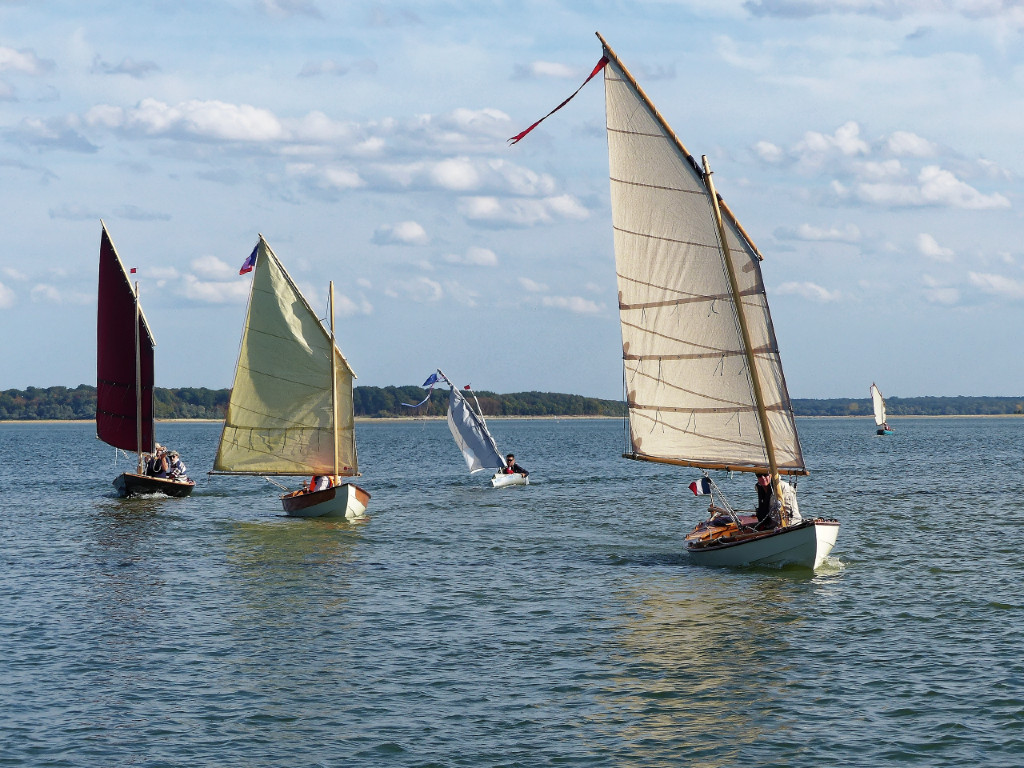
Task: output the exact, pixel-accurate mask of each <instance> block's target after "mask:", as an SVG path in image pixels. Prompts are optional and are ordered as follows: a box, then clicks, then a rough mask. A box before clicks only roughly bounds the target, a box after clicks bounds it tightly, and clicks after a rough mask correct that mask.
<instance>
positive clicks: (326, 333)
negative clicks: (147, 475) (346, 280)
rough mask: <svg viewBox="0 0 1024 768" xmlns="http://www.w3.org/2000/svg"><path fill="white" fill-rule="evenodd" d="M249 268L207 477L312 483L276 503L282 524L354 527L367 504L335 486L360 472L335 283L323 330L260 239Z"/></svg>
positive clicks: (363, 495)
mask: <svg viewBox="0 0 1024 768" xmlns="http://www.w3.org/2000/svg"><path fill="white" fill-rule="evenodd" d="M250 262H251V268H252V270H253V278H252V287H251V289H250V293H249V305H248V308H247V310H246V316H245V324H244V326H243V329H242V341H241V345H240V349H239V355H238V364H237V366H236V368H235V378H234V383H233V385H232V388H231V399H230V402H229V403H228V411H227V417H226V419H225V421H224V429H223V431H222V433H221V438H220V444H219V446H218V448H217V456H216V459H215V460H214V464H213V470H212V471H211V472H210V474H212V475H256V476H260V477H265V478H267V479H269V478H270V477H271V476H307V477H311V478H312V480H311V481H310V484H309V487H303V488H300V489H299V490H297V491H292V492H289V493H286V494H284V495H283V496H281V497H280V498H281V504H282V506H283V508H284V511H285V514H287V515H289V516H292V517H323V516H331V515H344V516H345V517H346V518H348V519H359V518H363V517H365V515H366V505H367V503H368V502H369V500H370V494H369V493H367V492H366V491H365V490H363V489H362V488H360V487H359V486H358V485H356V484H355V483H351V482H342V480H341V478H342V477H354V476H358V475H359V464H358V459H357V456H356V434H355V418H354V409H353V402H352V380H353V379H354V378H355V373H354V372H353V371H352V368H351V367H350V366H349V364H348V361H347V360H346V359H345V357H344V355H342V353H341V350H340V349H338V346H337V343H336V338H335V332H334V283H333V282H331V283H330V289H329V290H330V329H329V330H328V329H326V328H324V325H323V323H322V322H321V321H320V318H319V317H318V316H317V314H316V312H314V311H313V309H312V308H311V307H310V305H309V302H307V301H306V298H305V297H304V296H303V295H302V292H301V291H300V290H299V288H298V286H297V285H296V284H295V282H294V281H293V280H292V278H291V276H290V275H289V274H288V271H287V270H286V269H285V268H284V265H283V264H281V262H280V260H279V259H278V258H277V255H276V254H275V253H274V252H273V250H271V248H270V246H269V245H268V244H267V242H266V240H264V239H263V235H260V236H259V241H258V242H257V244H256V247H255V248H254V249H253V252H252V255H251V256H250V257H249V259H248V260H247V262H246V264H247V265H250ZM318 482H322V485H323V486H324V487H319V486H318ZM281 487H282V488H283V486H281ZM284 490H287V489H284Z"/></svg>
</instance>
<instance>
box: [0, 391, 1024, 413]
mask: <svg viewBox="0 0 1024 768" xmlns="http://www.w3.org/2000/svg"><path fill="white" fill-rule="evenodd" d="M425 394H426V391H425V390H424V389H423V388H422V387H418V386H414V385H410V386H405V387H356V388H355V390H354V392H353V400H354V404H355V413H356V416H370V417H377V418H401V417H410V416H420V417H422V416H444V414H445V412H446V411H447V409H448V389H447V387H444V388H437V389H435V390H434V392H433V394H432V396H431V398H430V400H428V401H427V402H426V403H424V404H423V405H421V406H419V407H417V408H409V407H407V406H405V405H402V403H410V404H413V405H415V404H417V403H419V402H420V401H421V400H422V399H423V397H424V396H425ZM467 395H469V393H467ZM230 396H231V390H230V389H206V388H205V387H183V388H180V389H165V388H163V387H156V389H155V391H154V399H155V402H156V416H157V418H158V419H223V418H224V414H225V412H226V411H227V407H228V399H229V397H230ZM476 397H477V400H478V401H479V403H480V408H481V409H482V410H483V412H484V414H485V415H487V416H619V417H621V416H623V415H624V414H625V410H626V407H625V404H623V403H622V402H621V401H619V400H601V399H598V398H595V397H583V396H581V395H566V394H560V393H557V392H513V393H511V394H506V395H499V394H495V393H494V392H486V391H484V392H477V393H476ZM470 400H471V401H472V395H470ZM885 405H886V410H887V411H888V414H889V415H890V416H894V417H899V416H989V415H1006V414H1020V415H1024V397H963V396H960V397H890V398H888V399H887V400H886V401H885ZM793 410H794V411H795V412H796V415H797V416H870V415H871V413H872V411H871V400H870V399H869V398H863V399H847V398H831V399H825V400H812V399H795V400H793ZM95 417H96V387H92V386H89V385H88V384H82V385H80V386H77V387H75V388H74V389H69V388H68V387H29V388H28V389H25V390H19V389H8V390H5V391H2V392H0V421H4V420H8V421H9V420H13V419H18V420H35V419H40V420H41V419H94V418H95Z"/></svg>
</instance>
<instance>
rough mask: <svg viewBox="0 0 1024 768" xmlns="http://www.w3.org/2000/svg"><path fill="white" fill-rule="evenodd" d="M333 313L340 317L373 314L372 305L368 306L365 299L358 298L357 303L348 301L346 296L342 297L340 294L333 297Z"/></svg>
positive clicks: (351, 300) (368, 303)
mask: <svg viewBox="0 0 1024 768" xmlns="http://www.w3.org/2000/svg"><path fill="white" fill-rule="evenodd" d="M334 304H335V311H336V312H337V313H338V314H339V315H340V316H341V317H352V316H353V315H370V314H373V305H372V304H370V302H368V301H367V300H366V299H365V298H360V299H359V300H358V301H356V300H353V299H350V298H349V297H348V296H344V295H342V294H340V293H336V294H335V295H334Z"/></svg>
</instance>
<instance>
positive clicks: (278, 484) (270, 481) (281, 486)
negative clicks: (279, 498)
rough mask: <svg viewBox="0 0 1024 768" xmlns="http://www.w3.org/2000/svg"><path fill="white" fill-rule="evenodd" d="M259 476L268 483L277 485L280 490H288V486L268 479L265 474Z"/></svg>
mask: <svg viewBox="0 0 1024 768" xmlns="http://www.w3.org/2000/svg"><path fill="white" fill-rule="evenodd" d="M260 477H262V478H263V479H264V480H266V481H267V482H268V483H273V484H274V485H276V486H277V487H278V488H280V489H281V490H282V491H287V490H288V486H286V485H282V484H281V483H279V482H277V480H271V479H270V478H269V477H267V476H266V475H260Z"/></svg>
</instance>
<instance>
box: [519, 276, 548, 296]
mask: <svg viewBox="0 0 1024 768" xmlns="http://www.w3.org/2000/svg"><path fill="white" fill-rule="evenodd" d="M519 284H520V285H521V286H523V288H525V289H526V290H528V291H530V292H531V293H544V292H545V291H547V289H548V287H547V286H546V285H545V284H544V283H538V282H537V281H536V280H531V279H530V278H528V277H520V278H519Z"/></svg>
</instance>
